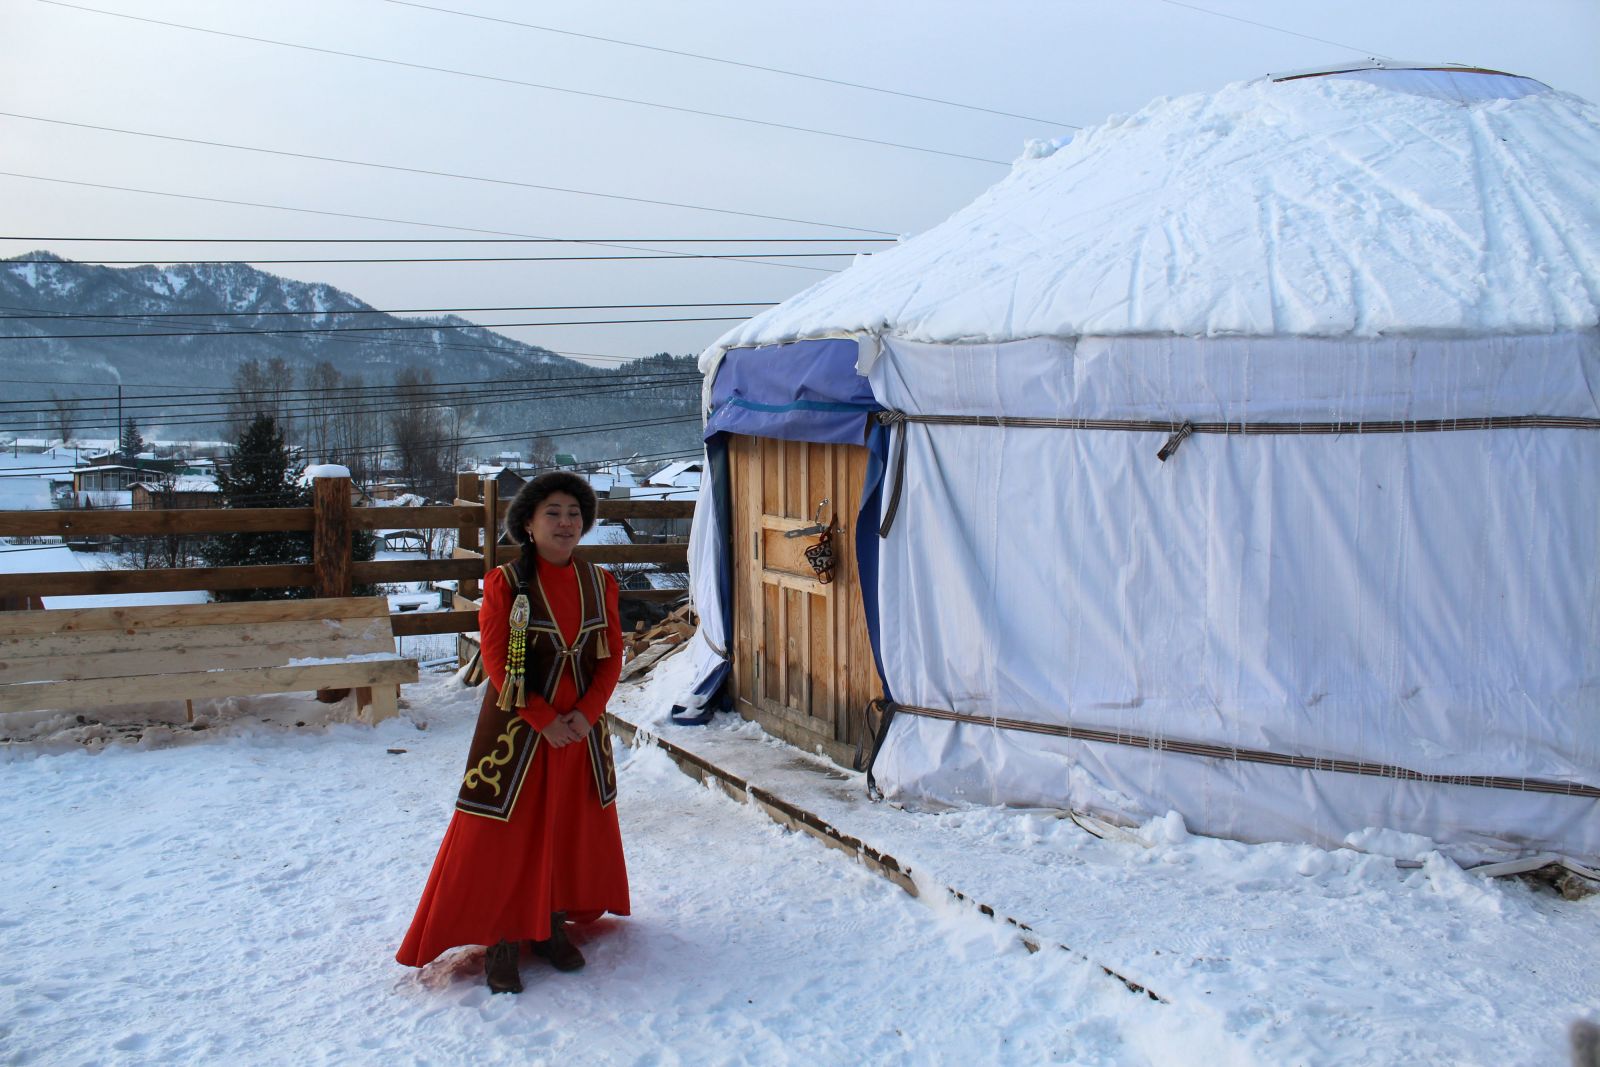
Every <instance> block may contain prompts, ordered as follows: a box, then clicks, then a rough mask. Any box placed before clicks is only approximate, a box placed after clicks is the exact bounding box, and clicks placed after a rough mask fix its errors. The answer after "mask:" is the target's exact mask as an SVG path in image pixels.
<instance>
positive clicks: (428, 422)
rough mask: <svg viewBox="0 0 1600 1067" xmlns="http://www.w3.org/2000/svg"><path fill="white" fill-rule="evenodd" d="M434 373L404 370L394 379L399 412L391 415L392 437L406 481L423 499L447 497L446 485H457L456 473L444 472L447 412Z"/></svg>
mask: <svg viewBox="0 0 1600 1067" xmlns="http://www.w3.org/2000/svg"><path fill="white" fill-rule="evenodd" d="M436 393H437V391H436V390H435V389H434V385H433V372H432V371H431V370H428V369H427V368H425V367H424V368H422V369H420V370H418V369H416V368H414V367H406V368H403V369H402V370H401V371H400V373H399V374H397V375H395V381H394V400H395V407H396V410H394V411H393V412H391V413H390V415H389V437H390V439H391V441H392V442H393V444H394V448H395V451H396V453H397V454H398V456H399V459H400V470H401V473H402V474H403V475H404V476H405V478H406V480H407V481H408V482H409V483H410V484H411V485H412V486H413V487H414V488H416V489H417V490H418V491H419V492H421V493H422V494H423V495H424V496H430V497H439V496H442V495H444V492H445V489H444V486H445V485H446V483H449V485H451V486H453V485H454V477H453V472H452V473H449V474H447V473H446V469H445V463H444V461H445V455H444V451H445V440H446V438H447V437H448V436H449V435H448V432H447V429H446V426H447V422H446V416H445V410H444V409H443V408H440V407H439V406H438V403H437V399H438V398H437V395H436Z"/></svg>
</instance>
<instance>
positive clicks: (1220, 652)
mask: <svg viewBox="0 0 1600 1067" xmlns="http://www.w3.org/2000/svg"><path fill="white" fill-rule="evenodd" d="M1597 323H1600V109H1597V108H1596V107H1595V106H1594V105H1592V104H1590V103H1588V102H1586V101H1584V100H1581V99H1579V98H1577V97H1574V96H1572V95H1569V94H1566V93H1562V92H1559V91H1556V90H1554V89H1552V88H1550V87H1548V86H1546V85H1543V84H1541V83H1539V82H1537V81H1533V80H1530V79H1527V78H1522V77H1516V76H1512V75H1508V74H1503V73H1498V72H1494V71H1484V70H1477V69H1470V68H1464V67H1453V66H1451V67H1439V66H1423V65H1412V66H1399V65H1394V64H1388V65H1385V64H1378V63H1367V64H1355V65H1351V66H1350V67H1347V68H1342V69H1337V70H1328V71H1316V72H1306V73H1300V74H1294V75H1280V76H1269V77H1265V78H1261V79H1258V80H1255V81H1251V82H1245V83H1240V84H1236V85H1231V86H1228V87H1227V88H1224V89H1222V90H1221V91H1219V92H1215V93H1211V94H1205V95H1195V96H1185V97H1180V98H1176V99H1164V100H1158V101H1156V102H1155V103H1152V104H1151V105H1149V106H1148V107H1147V108H1145V109H1144V110H1143V111H1141V112H1140V113H1138V114H1136V115H1132V116H1129V117H1119V118H1113V119H1111V120H1109V121H1107V122H1106V123H1104V124H1103V125H1100V126H1097V127H1094V128H1091V129H1087V130H1084V131H1082V132H1080V133H1078V134H1075V135H1074V136H1073V137H1071V138H1070V139H1068V140H1065V141H1061V142H1051V143H1043V144H1035V145H1031V146H1030V147H1029V148H1028V150H1027V151H1026V152H1025V153H1024V156H1023V158H1021V159H1020V160H1018V162H1017V163H1016V164H1015V166H1014V167H1013V169H1012V171H1011V172H1010V174H1009V176H1007V177H1006V178H1005V179H1003V180H1002V181H1000V182H999V183H998V184H997V185H995V186H994V187H993V188H991V189H990V190H989V191H988V192H986V193H985V194H984V195H982V196H981V197H979V198H978V199H977V200H976V201H975V202H973V203H972V204H971V205H969V206H968V207H966V208H964V209H963V210H961V211H959V212H958V213H956V214H955V215H954V216H952V217H951V218H950V219H948V220H947V221H945V222H944V223H942V224H940V225H938V226H936V227H934V228H933V229H931V230H928V231H927V232H925V233H922V234H920V235H918V236H915V237H912V238H909V239H907V240H905V241H903V242H900V243H898V244H897V245H896V246H895V247H893V248H892V249H891V250H890V251H887V252H884V253H881V254H877V255H873V256H871V257H870V258H866V259H863V260H860V261H858V262H857V263H856V264H855V265H854V266H852V267H851V268H850V269H849V270H847V271H844V272H842V273H840V274H838V275H835V276H833V277H832V278H830V279H828V280H827V281H825V282H823V283H821V284H819V285H817V286H815V287H813V288H811V289H809V290H807V291H805V292H803V293H801V294H799V295H798V296H796V297H794V298H792V299H790V300H789V301H787V302H785V303H783V304H781V305H779V306H777V307H775V308H772V309H771V310H769V311H767V312H765V313H763V314H762V315H760V316H758V317H756V318H754V319H751V320H749V321H748V322H745V323H743V324H741V325H740V326H738V327H736V328H735V329H733V330H732V331H730V332H729V333H728V334H727V335H726V336H724V337H723V338H722V339H721V340H720V341H719V342H718V343H717V344H716V345H715V346H714V347H713V348H711V349H710V350H709V351H708V352H707V353H706V354H705V356H704V358H703V360H702V370H703V371H704V373H705V376H706V383H707V385H706V400H707V412H708V420H707V423H706V440H707V455H708V460H709V468H708V469H709V470H710V471H711V472H712V475H713V476H712V477H708V478H706V479H705V481H704V484H703V489H702V496H701V501H700V506H699V508H698V511H697V515H696V525H695V529H694V535H693V540H692V546H691V567H692V570H693V582H694V589H695V595H696V598H697V601H698V604H699V608H700V611H701V616H702V620H703V621H702V630H701V634H700V637H699V638H698V639H697V641H696V644H695V646H694V647H695V650H696V655H697V669H698V671H699V674H698V678H697V682H698V687H697V689H696V697H695V698H694V699H695V700H696V701H698V702H705V701H708V700H714V699H715V700H726V701H731V702H732V703H733V705H734V706H736V707H737V708H738V709H739V710H740V711H741V712H742V713H744V714H745V715H746V716H747V717H750V718H753V719H758V720H759V721H761V722H762V724H763V725H764V726H765V727H766V728H767V729H769V730H771V731H773V732H775V733H779V734H781V735H783V736H785V737H786V738H788V739H790V740H792V741H797V742H799V743H801V744H804V745H806V747H808V748H816V749H820V750H821V751H824V752H826V753H828V754H829V755H832V756H833V757H834V758H836V759H839V760H844V759H847V758H848V757H849V755H850V754H851V752H852V750H853V749H854V748H855V746H856V744H857V743H858V742H862V741H863V740H865V742H866V744H867V746H868V747H869V748H870V747H871V740H872V739H871V738H870V737H867V738H864V737H863V734H864V733H866V732H868V731H865V730H864V729H863V726H862V724H861V714H860V713H861V710H862V708H863V707H865V706H866V705H867V703H868V702H869V701H871V700H873V699H874V698H877V697H882V698H883V703H881V704H879V705H877V706H876V707H877V708H878V709H886V714H887V727H886V729H885V730H884V731H883V732H882V735H881V744H880V745H878V746H877V749H876V751H875V753H874V762H873V766H872V770H873V775H874V777H875V780H876V783H877V785H878V786H879V787H881V789H882V790H883V791H884V792H885V793H886V794H887V795H888V796H889V797H891V798H895V799H899V800H902V801H904V802H906V803H908V804H966V803H971V804H1006V805H1023V806H1047V807H1051V808H1057V809H1067V810H1072V811H1077V812H1085V813H1090V814H1094V815H1097V816H1099V817H1101V818H1104V819H1108V820H1112V821H1119V822H1127V821H1130V820H1144V819H1148V818H1151V817H1155V816H1160V815H1164V814H1166V813H1167V812H1170V811H1176V812H1178V813H1179V814H1180V815H1181V816H1182V817H1183V819H1184V820H1185V822H1186V823H1187V825H1188V827H1189V829H1191V830H1193V831H1196V832H1200V833H1205V834H1213V835H1219V836H1227V837H1234V838H1239V839H1244V840H1296V841H1309V842H1314V843H1318V844H1322V845H1324V846H1334V845H1339V844H1341V843H1344V842H1350V843H1355V844H1360V843H1361V842H1363V841H1372V840H1375V839H1382V838H1383V837H1384V835H1379V834H1374V833H1373V832H1372V831H1373V830H1375V829H1377V830H1389V831H1400V832H1404V833H1409V834H1415V835H1421V836H1422V837H1425V838H1429V839H1431V840H1432V841H1434V842H1436V843H1437V845H1438V847H1440V848H1441V849H1443V850H1444V851H1445V852H1446V853H1447V854H1449V855H1452V856H1454V857H1455V858H1457V859H1458V860H1461V861H1462V862H1481V861H1485V860H1491V859H1506V858H1511V857H1514V856H1519V855H1528V854H1532V853H1537V852H1542V851H1550V852H1555V853H1559V854H1563V855H1565V856H1568V857H1571V858H1573V859H1577V860H1584V861H1589V862H1593V861H1594V860H1595V859H1596V858H1600V327H1597ZM824 533H825V534H826V536H824ZM813 549H815V550H816V551H810V550H813ZM830 553H831V559H832V568H831V570H829V569H827V562H828V557H829V555H830ZM873 721H874V722H876V721H877V720H876V719H875V718H874V719H873Z"/></svg>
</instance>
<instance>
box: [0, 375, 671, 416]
mask: <svg viewBox="0 0 1600 1067" xmlns="http://www.w3.org/2000/svg"><path fill="white" fill-rule="evenodd" d="M700 380H701V378H700V375H699V374H697V373H692V372H681V371H680V372H678V373H672V374H639V375H632V376H629V377H625V378H619V379H611V378H595V377H586V378H524V379H505V380H499V379H489V380H486V381H485V380H479V381H473V382H465V383H435V382H413V383H408V384H406V385H405V386H400V385H359V386H331V387H323V388H315V387H309V388H298V389H297V388H283V389H278V388H265V389H247V390H234V389H216V390H211V391H208V392H205V393H200V394H193V393H191V394H172V393H167V394H162V393H152V394H145V395H140V396H124V397H122V398H120V401H119V398H118V397H116V396H98V397H80V398H75V399H73V400H72V401H71V403H72V405H73V406H72V407H71V409H70V412H71V414H73V415H75V416H77V418H75V419H74V420H73V421H80V422H81V421H83V420H84V419H85V418H88V417H91V416H93V415H94V414H95V413H97V412H99V413H105V412H109V411H114V410H119V408H120V409H121V410H126V411H131V412H134V413H138V412H141V411H155V410H160V411H168V410H171V409H175V408H177V409H183V410H186V411H192V412H199V411H200V410H201V409H204V408H215V407H223V408H229V409H235V408H239V407H248V406H250V405H252V404H255V405H258V406H260V407H262V408H265V409H271V408H277V407H285V406H289V405H307V406H309V405H312V404H315V403H324V404H329V405H334V404H344V403H352V402H353V403H363V402H365V401H366V400H367V399H369V398H371V399H377V400H380V401H381V402H383V403H393V402H395V394H396V392H397V391H398V390H402V389H403V390H405V395H406V396H407V398H408V400H407V402H408V403H410V402H420V401H428V402H431V403H436V404H442V405H451V404H459V403H463V402H465V401H468V400H471V399H474V398H476V397H480V396H491V397H498V396H584V395H590V394H598V393H609V392H618V391H626V390H630V389H649V388H656V389H660V388H671V387H673V386H680V385H698V384H699V382H700ZM0 405H4V406H6V407H26V408H28V409H29V410H30V411H36V410H37V406H38V401H37V400H5V401H0ZM6 414H8V412H6V411H4V410H0V417H3V416H4V415H6Z"/></svg>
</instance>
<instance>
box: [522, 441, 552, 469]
mask: <svg viewBox="0 0 1600 1067" xmlns="http://www.w3.org/2000/svg"><path fill="white" fill-rule="evenodd" d="M528 463H529V465H530V466H532V467H533V469H534V470H543V469H544V468H546V467H554V466H555V465H556V443H555V441H554V440H552V439H551V438H549V437H546V436H545V435H544V434H542V433H539V434H534V435H533V440H532V441H530V442H529V443H528Z"/></svg>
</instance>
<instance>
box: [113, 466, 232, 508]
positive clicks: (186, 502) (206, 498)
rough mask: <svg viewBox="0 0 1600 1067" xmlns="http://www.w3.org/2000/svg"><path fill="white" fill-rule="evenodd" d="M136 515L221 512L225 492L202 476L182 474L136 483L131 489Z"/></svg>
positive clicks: (214, 482) (129, 489)
mask: <svg viewBox="0 0 1600 1067" xmlns="http://www.w3.org/2000/svg"><path fill="white" fill-rule="evenodd" d="M128 492H129V494H130V495H131V501H130V503H131V504H132V507H133V510H134V511H154V510H156V509H166V508H220V507H221V506H222V490H221V489H219V488H218V487H217V483H216V481H215V480H213V479H211V478H207V477H203V476H201V475H195V474H180V475H177V476H176V477H173V478H171V479H162V480H160V481H155V480H151V481H144V482H134V483H133V484H131V485H129V486H128Z"/></svg>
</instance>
